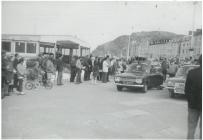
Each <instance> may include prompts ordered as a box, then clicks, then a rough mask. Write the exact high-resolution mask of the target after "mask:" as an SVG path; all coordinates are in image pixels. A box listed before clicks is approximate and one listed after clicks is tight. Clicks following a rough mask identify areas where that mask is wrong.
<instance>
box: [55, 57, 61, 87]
mask: <svg viewBox="0 0 203 140" xmlns="http://www.w3.org/2000/svg"><path fill="white" fill-rule="evenodd" d="M62 58H63V56H62V55H60V56H59V57H58V58H57V60H56V69H57V71H58V75H57V85H63V83H62V78H63V60H62Z"/></svg>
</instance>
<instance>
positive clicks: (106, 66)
mask: <svg viewBox="0 0 203 140" xmlns="http://www.w3.org/2000/svg"><path fill="white" fill-rule="evenodd" d="M108 59H109V58H108V57H106V58H105V59H104V61H103V66H102V67H103V69H102V71H103V74H102V82H103V83H106V82H107V74H108V69H109V64H108Z"/></svg>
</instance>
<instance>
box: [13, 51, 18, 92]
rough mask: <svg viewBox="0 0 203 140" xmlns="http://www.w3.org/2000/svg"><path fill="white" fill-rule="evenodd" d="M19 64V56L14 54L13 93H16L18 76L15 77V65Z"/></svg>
mask: <svg viewBox="0 0 203 140" xmlns="http://www.w3.org/2000/svg"><path fill="white" fill-rule="evenodd" d="M18 63H19V54H15V58H14V60H13V68H14V87H13V88H14V89H13V90H14V92H16V91H17V88H18V75H17V65H18Z"/></svg>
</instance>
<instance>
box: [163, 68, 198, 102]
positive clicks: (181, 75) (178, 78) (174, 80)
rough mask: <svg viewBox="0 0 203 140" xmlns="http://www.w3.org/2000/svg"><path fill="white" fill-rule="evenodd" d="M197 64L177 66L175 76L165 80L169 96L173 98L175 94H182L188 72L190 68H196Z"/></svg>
mask: <svg viewBox="0 0 203 140" xmlns="http://www.w3.org/2000/svg"><path fill="white" fill-rule="evenodd" d="M197 67H199V65H184V66H181V67H180V68H178V71H177V73H176V75H175V77H171V78H168V79H167V80H166V88H167V89H168V91H169V96H170V97H171V98H174V97H175V96H176V95H177V94H182V95H184V94H185V92H184V89H185V82H186V77H187V74H188V72H189V71H190V70H191V69H194V68H197Z"/></svg>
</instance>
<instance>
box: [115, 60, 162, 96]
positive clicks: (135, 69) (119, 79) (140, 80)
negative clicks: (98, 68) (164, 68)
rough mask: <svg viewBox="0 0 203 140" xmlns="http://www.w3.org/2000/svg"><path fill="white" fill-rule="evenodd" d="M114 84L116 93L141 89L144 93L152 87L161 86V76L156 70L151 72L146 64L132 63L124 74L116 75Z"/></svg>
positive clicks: (149, 66)
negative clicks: (127, 89)
mask: <svg viewBox="0 0 203 140" xmlns="http://www.w3.org/2000/svg"><path fill="white" fill-rule="evenodd" d="M114 82H115V85H116V87H117V90H118V91H121V90H122V89H123V88H124V87H126V88H141V89H142V91H143V92H144V93H146V92H147V90H148V89H150V88H153V87H159V88H160V86H161V85H162V84H163V74H162V73H161V72H159V71H158V70H152V69H151V65H149V64H147V63H141V64H140V63H138V64H137V63H133V64H131V65H129V66H128V68H127V70H126V71H125V72H124V73H121V74H117V75H116V76H115V77H114Z"/></svg>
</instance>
